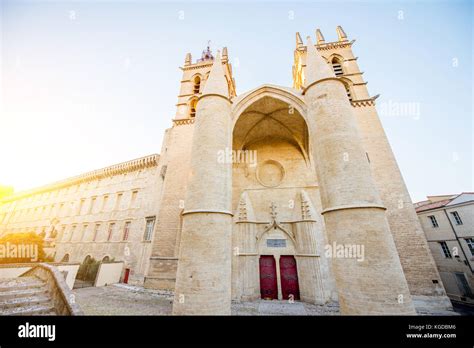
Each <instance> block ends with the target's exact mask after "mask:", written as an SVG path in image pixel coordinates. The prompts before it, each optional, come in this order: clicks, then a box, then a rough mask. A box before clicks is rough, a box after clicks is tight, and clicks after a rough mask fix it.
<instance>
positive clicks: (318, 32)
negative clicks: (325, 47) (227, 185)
mask: <svg viewBox="0 0 474 348" xmlns="http://www.w3.org/2000/svg"><path fill="white" fill-rule="evenodd" d="M324 42H325V41H324V36H323V33H321V30H319V29H316V43H317V44H318V45H321V44H323V43H324Z"/></svg>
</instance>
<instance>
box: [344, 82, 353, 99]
mask: <svg viewBox="0 0 474 348" xmlns="http://www.w3.org/2000/svg"><path fill="white" fill-rule="evenodd" d="M345 86H346V93H347V98H349V101H352V95H351V90H350V88H349V86H348V85H345Z"/></svg>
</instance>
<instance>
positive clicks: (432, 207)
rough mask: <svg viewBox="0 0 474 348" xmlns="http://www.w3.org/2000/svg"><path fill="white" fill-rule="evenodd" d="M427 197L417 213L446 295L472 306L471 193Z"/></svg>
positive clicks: (473, 203) (473, 197) (473, 234)
mask: <svg viewBox="0 0 474 348" xmlns="http://www.w3.org/2000/svg"><path fill="white" fill-rule="evenodd" d="M427 198H428V199H427V200H426V201H422V202H419V203H416V204H415V206H416V212H417V214H418V218H419V219H420V223H421V226H422V227H423V230H424V231H425V235H426V239H427V240H428V245H429V246H430V249H431V253H432V254H433V258H434V260H435V262H436V265H437V266H438V271H439V274H440V276H441V279H442V280H443V283H444V286H445V289H446V292H447V295H448V296H449V297H450V298H451V299H452V300H454V301H459V302H471V303H474V277H473V272H474V271H473V270H474V193H473V192H463V193H461V194H459V195H445V196H429V197H427Z"/></svg>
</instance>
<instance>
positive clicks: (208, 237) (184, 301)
mask: <svg viewBox="0 0 474 348" xmlns="http://www.w3.org/2000/svg"><path fill="white" fill-rule="evenodd" d="M231 147H232V145H231V108H230V101H229V94H228V86H227V80H226V79H225V76H224V72H223V69H222V62H221V60H220V57H219V55H218V56H217V57H216V59H215V61H214V64H213V67H212V69H211V73H210V75H209V79H208V80H207V82H206V85H205V87H204V91H203V95H202V96H201V97H200V99H199V101H198V105H197V114H196V123H195V130H194V136H193V147H192V152H191V173H190V178H189V182H188V191H187V195H186V200H185V211H184V212H183V228H182V235H181V244H180V253H179V261H178V270H177V277H176V288H175V297H174V303H173V314H175V315H189V314H190V315H230V309H231V308H230V305H231V254H232V251H231V247H232V244H231V229H232V213H231V188H232V181H231V175H232V163H231V161H228V159H227V158H223V157H222V156H221V155H222V153H225V152H226V149H227V150H228V151H229V150H230V149H231Z"/></svg>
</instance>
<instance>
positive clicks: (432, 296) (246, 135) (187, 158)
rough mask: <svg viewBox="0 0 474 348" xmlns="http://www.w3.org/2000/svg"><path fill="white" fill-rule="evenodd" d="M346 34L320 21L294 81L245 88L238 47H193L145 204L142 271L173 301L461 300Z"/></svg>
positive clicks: (395, 310) (357, 306) (216, 306)
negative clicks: (449, 285)
mask: <svg viewBox="0 0 474 348" xmlns="http://www.w3.org/2000/svg"><path fill="white" fill-rule="evenodd" d="M337 35H338V39H337V41H334V42H326V41H325V39H324V37H323V35H322V33H321V31H320V30H317V31H316V43H315V44H313V43H312V41H311V39H310V38H308V40H307V42H306V44H304V43H303V40H302V38H301V36H300V35H299V34H298V33H297V34H296V47H295V50H294V64H293V85H292V87H282V86H275V85H269V84H265V85H262V86H259V87H257V88H255V89H253V90H250V91H247V92H245V93H242V94H239V95H237V92H236V87H235V80H234V76H233V72H232V65H231V63H230V60H229V53H228V50H227V48H223V49H222V52H219V53H217V54H216V55H215V56H214V55H213V54H212V52H211V51H210V49H209V48H208V49H207V50H205V51H204V52H203V54H202V56H201V58H200V59H198V60H196V61H194V60H193V59H192V56H191V54H187V55H186V58H185V63H184V65H183V67H182V68H181V70H182V72H183V76H182V79H181V88H180V91H179V96H178V103H177V112H176V116H175V117H174V119H173V120H172V122H173V125H172V127H171V128H169V129H167V130H166V132H165V137H164V141H163V145H162V149H161V153H160V156H159V158H158V157H156V161H155V162H154V163H153V164H152V165H149V167H150V168H151V169H150V170H151V171H153V175H152V176H151V177H150V180H149V181H148V184H149V185H151V186H150V188H149V190H147V191H146V192H149V194H147V195H146V197H147V199H149V200H151V201H152V202H155V201H156V202H155V203H150V204H148V205H147V207H148V208H149V209H148V210H147V211H146V212H145V211H144V212H141V211H140V209H138V210H136V211H134V214H138V216H139V217H138V219H139V220H140V222H139V223H138V222H137V232H136V244H135V246H132V247H131V248H132V249H133V250H132V255H134V260H135V261H136V263H134V264H133V268H136V273H137V277H136V280H137V282H141V283H143V284H144V286H145V287H148V288H153V289H168V290H174V292H175V297H174V303H173V313H174V314H224V315H226V314H230V308H231V301H232V300H234V301H252V300H257V299H260V298H263V299H269V300H270V299H280V300H288V301H293V300H300V301H305V302H310V303H315V304H325V303H327V302H329V301H339V304H340V308H341V313H342V314H414V313H415V307H416V306H417V303H424V304H429V305H432V306H441V307H442V306H445V307H446V306H447V307H449V306H450V305H449V301H448V300H447V297H446V294H445V290H444V288H443V285H442V282H441V280H440V277H439V274H438V272H437V270H436V266H435V264H434V261H433V258H432V256H431V254H430V251H429V248H428V245H427V242H426V239H425V237H424V234H423V231H422V229H421V227H420V224H419V221H418V218H417V215H416V213H415V210H414V208H413V205H412V202H411V199H410V196H409V194H408V191H407V188H406V186H405V183H404V180H403V178H402V175H401V173H400V170H399V168H398V166H397V163H396V160H395V157H394V155H393V153H392V150H391V148H390V145H389V142H388V140H387V137H386V135H385V133H384V130H383V127H382V125H381V122H380V120H379V117H378V115H377V111H376V108H375V100H376V98H377V96H371V95H370V94H369V92H368V89H367V82H366V81H364V79H363V73H362V72H361V71H360V69H359V66H358V59H357V57H356V56H354V54H353V52H352V45H353V42H354V41H349V40H348V38H347V36H346V34H345V33H344V31H343V29H342V28H341V27H338V28H337ZM129 186H130V190H131V192H133V184H130V185H129ZM119 191H120V190H119ZM125 215H126V214H125ZM125 215H124V216H123V217H122V218H121V219H122V220H123V221H125V220H127V217H126V216H125ZM150 219H153V227H152V234H151V235H152V237H150V240H148V241H145V242H147V243H148V244H146V245H145V246H143V242H144V241H143V234H144V233H145V232H146V229H147V226H149V225H148V221H151V220H150ZM155 219H156V222H155ZM89 224H90V223H89ZM92 225H94V226H95V225H96V224H92ZM92 225H91V226H92ZM91 226H90V227H91ZM139 226H141V227H139ZM104 233H105V232H104ZM107 238H108V235H106V234H105V235H104V239H107ZM59 244H61V243H59ZM63 244H64V243H62V244H61V248H59V247H57V248H58V250H57V252H56V258H57V259H58V260H60V259H61V258H62V257H64V255H65V254H66V253H67V249H68V247H67V245H66V246H64V245H63ZM94 245H95V243H94V240H90V241H89V243H88V244H87V245H86V246H81V247H82V248H83V249H81V250H82V251H81V252H80V253H82V255H80V256H78V258H77V260H78V261H80V258H81V257H83V256H85V254H87V252H89V251H88V250H89V249H91V248H92V247H93V246H94ZM123 248H124V246H122V247H117V252H116V253H115V254H116V255H115V254H114V257H115V259H116V260H121V259H122V258H123V257H124V256H123V253H124V252H123ZM58 251H59V252H58ZM78 255H79V254H78ZM101 255H102V254H101ZM99 256H100V255H99ZM144 258H145V259H146V260H144ZM137 260H139V261H137ZM138 264H139V265H140V266H139V267H138V266H137V265H138ZM125 267H127V265H126V266H125Z"/></svg>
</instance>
